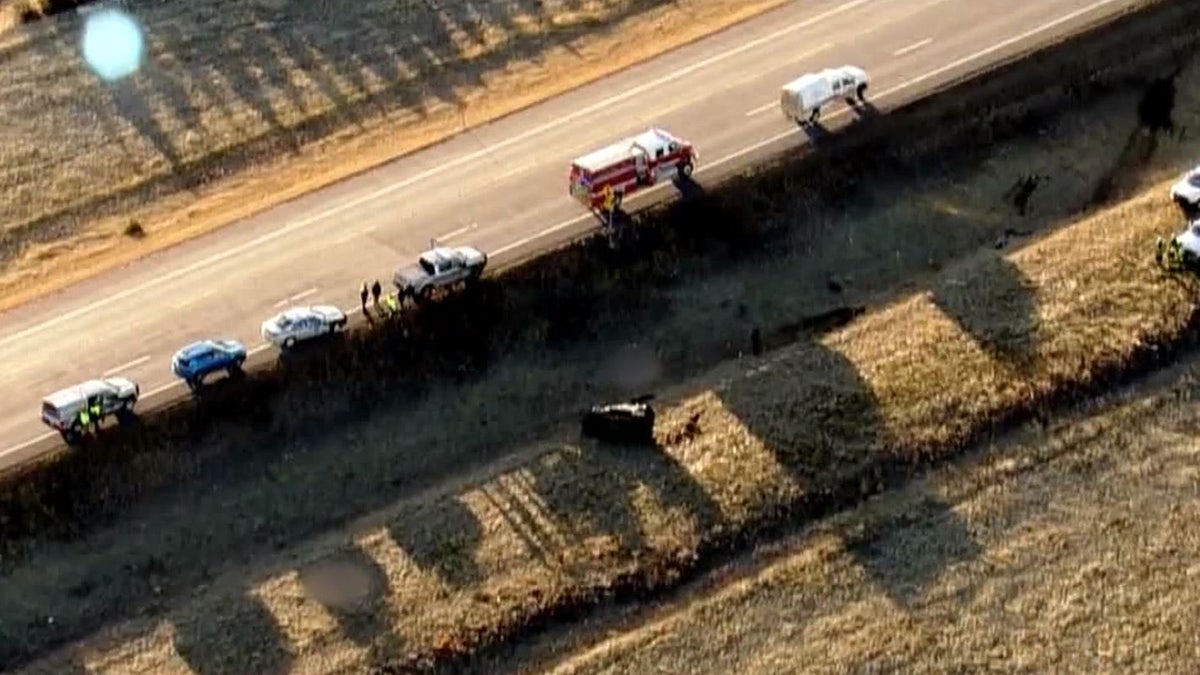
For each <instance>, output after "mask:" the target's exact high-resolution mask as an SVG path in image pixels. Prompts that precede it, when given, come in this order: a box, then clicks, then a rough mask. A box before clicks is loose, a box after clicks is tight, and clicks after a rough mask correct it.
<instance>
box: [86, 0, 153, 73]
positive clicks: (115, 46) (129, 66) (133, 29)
mask: <svg viewBox="0 0 1200 675" xmlns="http://www.w3.org/2000/svg"><path fill="white" fill-rule="evenodd" d="M145 56H146V40H145V37H144V36H143V35H142V29H141V27H140V26H139V25H138V22H137V21H136V20H135V19H134V18H133V17H131V16H130V15H128V14H126V13H125V12H122V11H121V10H119V9H103V10H99V11H97V12H94V13H92V14H89V15H88V16H87V19H85V21H84V25H83V60H84V61H85V62H86V63H87V65H88V67H89V68H91V69H92V72H94V73H96V75H98V76H99V77H100V78H101V79H104V80H107V81H110V82H111V81H113V80H119V79H121V78H124V77H128V76H129V75H132V74H133V73H134V72H136V71H137V69H138V68H139V67H141V65H142V60H143V59H144V58H145Z"/></svg>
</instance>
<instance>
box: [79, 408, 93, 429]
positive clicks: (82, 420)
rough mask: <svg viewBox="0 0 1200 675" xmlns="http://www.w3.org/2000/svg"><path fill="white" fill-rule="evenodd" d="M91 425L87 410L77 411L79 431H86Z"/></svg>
mask: <svg viewBox="0 0 1200 675" xmlns="http://www.w3.org/2000/svg"><path fill="white" fill-rule="evenodd" d="M91 424H92V416H91V414H90V413H88V409H87V408H84V409H83V410H80V411H79V430H80V431H87V428H88V427H89V426H91Z"/></svg>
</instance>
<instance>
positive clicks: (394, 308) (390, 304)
mask: <svg viewBox="0 0 1200 675" xmlns="http://www.w3.org/2000/svg"><path fill="white" fill-rule="evenodd" d="M384 302H386V303H387V315H388V316H392V315H394V314H395V313H396V312H398V311H400V302H399V301H398V300H397V299H396V293H389V294H388V296H387V298H385V299H384Z"/></svg>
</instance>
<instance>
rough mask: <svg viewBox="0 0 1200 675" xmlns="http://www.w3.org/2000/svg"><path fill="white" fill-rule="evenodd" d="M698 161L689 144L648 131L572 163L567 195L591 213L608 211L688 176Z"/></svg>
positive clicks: (666, 135)
mask: <svg viewBox="0 0 1200 675" xmlns="http://www.w3.org/2000/svg"><path fill="white" fill-rule="evenodd" d="M699 159H700V155H699V153H697V152H696V149H695V148H694V147H692V144H691V143H690V142H688V141H685V140H683V139H681V138H678V137H676V136H673V135H672V134H671V133H670V132H668V131H666V130H664V129H660V128H657V127H651V128H650V129H647V130H646V131H644V132H642V133H640V134H638V135H637V136H633V137H631V138H626V139H623V140H620V141H617V142H616V143H613V144H612V145H608V146H605V147H603V148H600V149H599V150H596V151H594V152H591V153H588V154H586V155H584V156H583V157H580V158H578V159H576V160H575V161H574V162H572V163H571V172H570V175H569V180H570V194H571V197H573V198H574V199H576V200H577V201H579V202H580V203H581V204H583V205H585V206H587V207H588V208H590V209H592V210H605V211H611V210H613V209H615V208H617V207H618V206H620V205H621V200H622V198H624V197H626V196H628V195H630V194H632V193H633V192H636V191H637V190H640V189H643V188H647V187H650V186H652V185H655V184H657V183H658V182H660V181H662V180H664V179H666V180H669V179H670V178H672V177H674V176H679V177H681V178H687V177H688V176H691V175H692V169H693V168H694V166H695V164H696V161H697V160H699Z"/></svg>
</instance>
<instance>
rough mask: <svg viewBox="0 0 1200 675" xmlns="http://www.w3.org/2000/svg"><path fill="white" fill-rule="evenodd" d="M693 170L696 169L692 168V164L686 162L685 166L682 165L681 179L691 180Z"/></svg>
mask: <svg viewBox="0 0 1200 675" xmlns="http://www.w3.org/2000/svg"><path fill="white" fill-rule="evenodd" d="M693 168H694V167H693V166H692V163H691V162H684V163H683V164H680V165H679V177H680V178H684V179H687V178H691V177H692V170H693Z"/></svg>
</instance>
